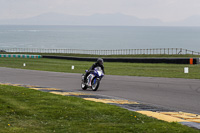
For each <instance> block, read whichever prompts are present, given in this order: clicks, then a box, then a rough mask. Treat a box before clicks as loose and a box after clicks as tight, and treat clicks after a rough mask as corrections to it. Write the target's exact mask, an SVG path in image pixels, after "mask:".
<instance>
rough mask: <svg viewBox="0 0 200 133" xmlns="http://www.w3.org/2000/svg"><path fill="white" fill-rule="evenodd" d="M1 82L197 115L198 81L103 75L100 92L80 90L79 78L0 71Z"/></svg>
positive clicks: (10, 70) (198, 104)
mask: <svg viewBox="0 0 200 133" xmlns="http://www.w3.org/2000/svg"><path fill="white" fill-rule="evenodd" d="M0 82H1V83H12V84H24V85H36V86H41V87H51V88H59V89H61V90H63V91H82V92H84V93H90V94H95V95H98V94H100V95H103V96H112V97H118V98H121V99H127V100H130V101H135V102H140V103H142V104H148V105H152V106H155V107H164V108H167V109H169V110H170V109H171V110H177V111H184V112H189V113H196V114H200V80H198V79H175V78H155V77H133V76H111V75H105V77H104V78H103V79H102V81H101V84H100V87H99V89H98V90H97V91H96V92H94V91H92V90H90V89H88V90H86V91H83V90H81V87H80V86H81V74H73V73H59V72H45V71H35V70H24V69H12V68H3V67H0Z"/></svg>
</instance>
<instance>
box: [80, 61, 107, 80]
mask: <svg viewBox="0 0 200 133" xmlns="http://www.w3.org/2000/svg"><path fill="white" fill-rule="evenodd" d="M95 67H101V69H102V71H103V73H104V74H105V71H104V66H103V59H102V58H98V59H97V61H96V63H94V64H93V65H92V66H91V67H90V69H89V70H88V71H87V72H86V73H85V76H84V82H85V83H86V82H87V76H88V75H89V74H90V73H91V72H92V71H93V70H94V68H95Z"/></svg>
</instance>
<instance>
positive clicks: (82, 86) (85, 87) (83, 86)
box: [81, 82, 87, 90]
mask: <svg viewBox="0 0 200 133" xmlns="http://www.w3.org/2000/svg"><path fill="white" fill-rule="evenodd" d="M81 88H82V89H83V90H87V85H86V84H85V83H84V82H82V83H81Z"/></svg>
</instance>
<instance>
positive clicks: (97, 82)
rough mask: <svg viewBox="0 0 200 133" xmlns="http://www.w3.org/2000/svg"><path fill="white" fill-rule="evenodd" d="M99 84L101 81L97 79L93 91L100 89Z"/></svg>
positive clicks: (93, 84)
mask: <svg viewBox="0 0 200 133" xmlns="http://www.w3.org/2000/svg"><path fill="white" fill-rule="evenodd" d="M93 82H94V81H93ZM99 84H100V80H99V79H97V80H96V82H95V83H92V90H93V91H97V89H98V88H99Z"/></svg>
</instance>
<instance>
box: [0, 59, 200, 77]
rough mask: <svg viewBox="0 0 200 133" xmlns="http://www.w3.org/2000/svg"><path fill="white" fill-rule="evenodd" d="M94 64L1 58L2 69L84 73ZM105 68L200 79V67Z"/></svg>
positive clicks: (133, 65)
mask: <svg viewBox="0 0 200 133" xmlns="http://www.w3.org/2000/svg"><path fill="white" fill-rule="evenodd" d="M23 63H26V67H23ZM93 63H94V62H87V61H72V60H62V59H45V58H41V59H25V58H0V67H10V68H20V69H32V70H42V71H54V72H66V73H84V71H85V70H86V69H89V68H90V67H91V66H92V64H93ZM72 65H74V66H75V69H74V70H72V69H71V66H72ZM104 66H105V72H106V74H107V75H128V76H143V77H168V78H188V79H200V65H182V64H148V63H111V62H105V63H104ZM184 67H189V73H188V74H185V73H184Z"/></svg>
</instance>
